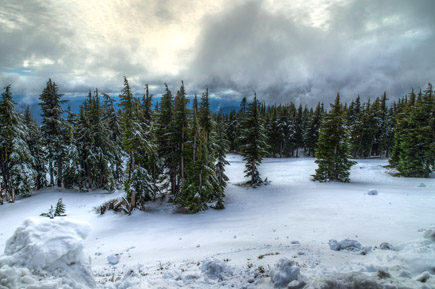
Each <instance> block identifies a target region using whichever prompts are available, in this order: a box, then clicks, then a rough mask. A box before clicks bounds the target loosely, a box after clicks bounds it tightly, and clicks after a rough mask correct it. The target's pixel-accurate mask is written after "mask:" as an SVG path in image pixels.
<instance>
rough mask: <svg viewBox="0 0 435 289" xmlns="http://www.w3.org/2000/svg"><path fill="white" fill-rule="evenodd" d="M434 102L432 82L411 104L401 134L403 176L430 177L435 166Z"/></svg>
mask: <svg viewBox="0 0 435 289" xmlns="http://www.w3.org/2000/svg"><path fill="white" fill-rule="evenodd" d="M433 103H434V100H433V90H432V85H431V84H429V85H428V88H427V89H426V91H425V93H424V94H423V93H422V92H421V91H420V93H419V94H418V97H417V99H416V100H415V101H413V100H411V101H410V103H409V107H408V117H407V119H406V120H405V121H406V125H405V126H404V127H402V130H401V131H400V132H398V136H397V138H398V142H399V144H398V145H399V146H400V151H399V160H398V163H397V165H396V168H397V170H398V171H399V172H400V174H401V175H402V176H405V177H424V178H428V177H429V176H430V173H431V172H432V170H433V169H434V167H435V157H434V154H433V145H434V131H433V120H432V118H433V116H434V104H433ZM412 104H414V105H412ZM428 120H429V121H428Z"/></svg>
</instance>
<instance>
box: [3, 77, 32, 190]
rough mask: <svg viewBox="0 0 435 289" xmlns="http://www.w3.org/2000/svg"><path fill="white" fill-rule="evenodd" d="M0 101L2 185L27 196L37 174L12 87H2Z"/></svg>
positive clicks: (27, 135)
mask: <svg viewBox="0 0 435 289" xmlns="http://www.w3.org/2000/svg"><path fill="white" fill-rule="evenodd" d="M1 97H2V98H1V101H0V165H1V177H2V181H3V184H2V188H3V189H5V190H6V192H7V193H8V194H9V195H11V196H12V199H13V195H14V194H21V195H22V196H30V194H31V190H32V189H33V187H34V180H35V177H36V175H37V173H36V171H35V169H34V168H35V161H34V158H33V156H32V154H31V151H30V149H29V146H28V143H27V141H28V139H29V134H28V129H27V127H26V126H25V125H24V123H23V119H22V117H21V115H20V114H18V113H17V112H16V111H15V102H14V101H13V99H12V93H11V87H10V85H8V86H7V87H5V91H4V93H2V95H1Z"/></svg>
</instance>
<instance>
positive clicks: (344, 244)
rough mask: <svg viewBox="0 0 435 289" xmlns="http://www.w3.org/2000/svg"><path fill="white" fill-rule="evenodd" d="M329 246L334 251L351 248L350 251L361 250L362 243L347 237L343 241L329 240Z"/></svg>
mask: <svg viewBox="0 0 435 289" xmlns="http://www.w3.org/2000/svg"><path fill="white" fill-rule="evenodd" d="M328 244H329V248H331V250H334V251H340V250H350V251H360V250H361V249H362V245H361V243H360V242H358V241H356V240H350V239H345V240H343V241H341V242H338V241H337V240H333V239H331V240H329V242H328Z"/></svg>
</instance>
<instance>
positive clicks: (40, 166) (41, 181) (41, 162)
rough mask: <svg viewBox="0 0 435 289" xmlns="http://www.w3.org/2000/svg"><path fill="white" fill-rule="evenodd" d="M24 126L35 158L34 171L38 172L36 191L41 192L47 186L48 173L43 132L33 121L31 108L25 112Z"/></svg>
mask: <svg viewBox="0 0 435 289" xmlns="http://www.w3.org/2000/svg"><path fill="white" fill-rule="evenodd" d="M24 125H25V126H26V130H27V132H28V135H27V136H28V137H27V140H26V142H27V145H28V147H29V149H30V154H31V155H32V156H33V159H34V162H33V170H34V171H35V172H36V176H35V189H36V190H39V189H41V188H43V187H44V186H45V185H46V182H47V179H46V175H47V171H46V168H45V164H46V160H45V151H44V147H43V143H42V137H41V130H40V128H39V126H38V124H37V123H36V122H35V121H34V120H33V118H32V114H31V113H30V108H29V106H27V108H26V110H25V111H24Z"/></svg>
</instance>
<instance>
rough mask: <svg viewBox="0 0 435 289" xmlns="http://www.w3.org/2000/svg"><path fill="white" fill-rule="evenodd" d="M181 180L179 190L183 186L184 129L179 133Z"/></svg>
mask: <svg viewBox="0 0 435 289" xmlns="http://www.w3.org/2000/svg"><path fill="white" fill-rule="evenodd" d="M180 173H181V178H180V188H182V187H183V186H184V129H183V131H182V133H181V172H180Z"/></svg>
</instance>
